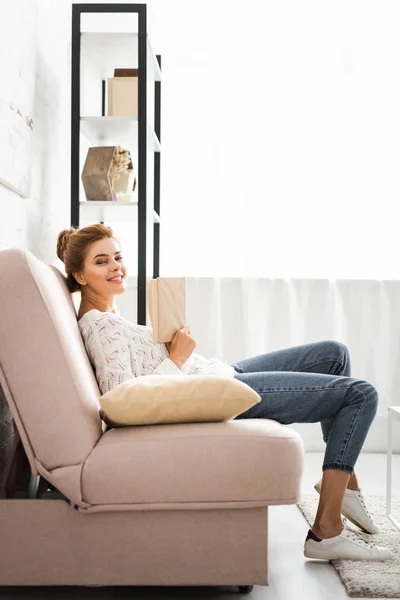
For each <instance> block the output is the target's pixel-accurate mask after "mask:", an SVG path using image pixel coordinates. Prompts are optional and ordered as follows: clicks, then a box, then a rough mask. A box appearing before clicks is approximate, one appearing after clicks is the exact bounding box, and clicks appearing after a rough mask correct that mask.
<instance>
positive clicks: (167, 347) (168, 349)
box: [165, 327, 190, 354]
mask: <svg viewBox="0 0 400 600" xmlns="http://www.w3.org/2000/svg"><path fill="white" fill-rule="evenodd" d="M188 334H189V335H190V327H189V331H188ZM171 344H172V342H165V347H166V349H167V351H168V354H169V351H170V348H171Z"/></svg>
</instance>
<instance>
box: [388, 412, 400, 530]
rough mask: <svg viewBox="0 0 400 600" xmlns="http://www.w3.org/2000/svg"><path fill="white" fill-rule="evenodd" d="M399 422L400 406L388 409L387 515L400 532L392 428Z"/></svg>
mask: <svg viewBox="0 0 400 600" xmlns="http://www.w3.org/2000/svg"><path fill="white" fill-rule="evenodd" d="M394 421H399V424H400V406H389V408H388V436H387V478H386V514H387V516H388V517H389V519H390V520H391V521H392V523H393V524H394V526H395V527H397V529H399V530H400V523H399V522H398V521H397V519H395V518H394V517H393V515H392V514H391V512H392V428H393V422H394Z"/></svg>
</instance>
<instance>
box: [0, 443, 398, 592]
mask: <svg viewBox="0 0 400 600" xmlns="http://www.w3.org/2000/svg"><path fill="white" fill-rule="evenodd" d="M322 459H323V454H322V453H320V452H315V453H307V454H306V460H305V472H304V476H303V481H302V493H304V494H308V493H316V492H315V491H314V489H313V486H314V483H315V482H316V481H318V479H319V478H320V476H321V465H322ZM356 474H357V477H358V480H359V484H360V487H361V488H362V490H363V493H365V496H366V499H367V501H368V494H382V495H385V494H386V454H362V455H361V456H360V457H359V459H358V462H357V467H356ZM393 495H396V497H397V496H400V454H397V455H395V456H393ZM307 531H308V524H307V522H306V521H305V519H304V517H303V515H302V514H301V512H300V511H299V509H298V508H297V506H274V507H271V508H270V513H269V586H254V589H253V591H252V592H251V594H250V595H242V594H239V593H238V591H237V587H236V588H233V587H226V588H225V587H218V588H216V587H184V588H182V587H134V588H132V587H123V588H121V587H120V588H116V587H112V588H82V587H73V588H71V587H70V588H68V587H63V588H57V587H47V588H45V587H41V588H37V587H36V588H34V587H29V588H22V587H19V588H7V587H0V599H3V598H4V599H5V598H7V599H8V598H25V597H28V596H29V598H30V599H32V598H37V599H40V600H42V599H44V598H49V600H50V599H51V600H53V599H55V598H61V597H62V598H63V599H69V598H74V600H80V599H81V598H82V599H85V600H86V599H88V598H95V599H96V600H97V599H100V598H101V599H104V600H106V599H107V600H111V598H113V599H115V598H124V599H125V598H133V597H135V598H138V599H140V600H154V599H155V598H157V599H160V600H165V599H166V598H171V599H174V600H175V599H182V600H189V599H190V600H193V599H194V598H196V599H198V600H206V599H207V600H209V599H210V598H212V599H215V600H235V599H236V598H243V599H246V600H272V599H273V600H330V599H332V600H333V599H335V600H342V599H348V598H349V596H348V595H347V593H346V590H345V588H344V586H343V584H342V583H341V581H340V579H339V576H338V575H337V573H336V571H335V569H334V568H333V567H332V565H331V564H330V563H329V562H325V561H311V560H307V559H305V558H304V556H303V545H304V539H305V537H306V534H307ZM399 535H400V533H399ZM243 583H245V582H243Z"/></svg>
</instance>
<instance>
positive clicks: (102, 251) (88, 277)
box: [74, 238, 127, 297]
mask: <svg viewBox="0 0 400 600" xmlns="http://www.w3.org/2000/svg"><path fill="white" fill-rule="evenodd" d="M126 275H127V269H126V267H125V265H124V259H123V255H122V252H121V249H120V246H119V244H118V242H117V241H116V240H115V239H114V238H103V239H102V240H98V241H97V242H93V244H90V246H89V249H88V253H87V256H86V259H85V262H84V269H83V271H82V272H81V273H80V274H75V273H74V277H75V278H76V279H77V281H78V282H79V283H80V284H81V285H82V286H85V287H86V286H87V287H88V288H90V290H91V291H93V292H95V293H96V294H99V295H101V296H103V297H107V296H110V295H115V294H122V293H123V292H124V291H125V289H126ZM82 291H83V290H82ZM88 291H89V290H87V289H86V290H85V292H88Z"/></svg>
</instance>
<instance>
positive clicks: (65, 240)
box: [57, 223, 118, 293]
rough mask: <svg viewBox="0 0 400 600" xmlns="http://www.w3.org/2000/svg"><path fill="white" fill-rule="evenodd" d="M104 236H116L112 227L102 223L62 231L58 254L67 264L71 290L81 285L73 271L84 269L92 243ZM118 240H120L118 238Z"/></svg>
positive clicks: (58, 241)
mask: <svg viewBox="0 0 400 600" xmlns="http://www.w3.org/2000/svg"><path fill="white" fill-rule="evenodd" d="M104 238H114V239H116V238H115V236H114V234H113V231H112V229H111V227H107V226H106V225H102V224H100V223H99V224H95V225H88V226H87V227H82V229H79V228H78V227H70V228H69V229H63V230H62V231H60V233H59V234H58V237H57V256H58V258H59V259H60V260H62V262H63V263H64V265H65V272H66V274H67V284H68V288H69V291H70V292H71V293H72V292H77V291H79V290H80V289H81V287H82V286H81V285H80V284H79V283H78V282H77V281H76V279H75V277H74V276H73V274H72V273H80V272H81V271H83V266H84V262H85V258H86V256H87V254H88V250H89V246H90V244H93V242H97V241H98V240H102V239H104ZM116 241H118V240H116Z"/></svg>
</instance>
